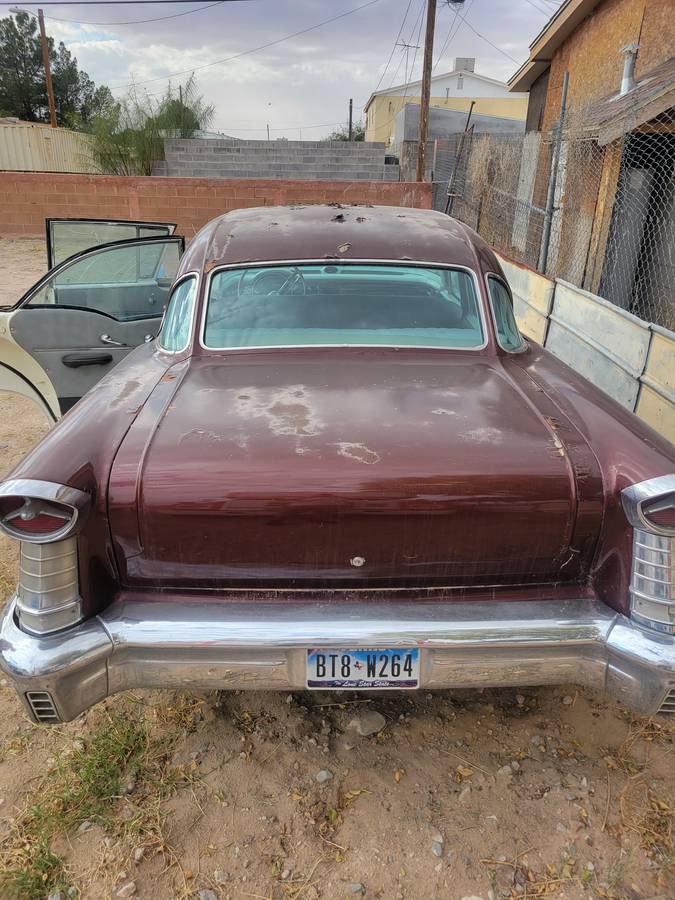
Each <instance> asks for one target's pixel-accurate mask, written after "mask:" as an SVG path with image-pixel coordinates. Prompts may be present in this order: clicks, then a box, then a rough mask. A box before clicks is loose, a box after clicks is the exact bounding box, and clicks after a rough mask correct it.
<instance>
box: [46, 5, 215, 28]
mask: <svg viewBox="0 0 675 900" xmlns="http://www.w3.org/2000/svg"><path fill="white" fill-rule="evenodd" d="M224 2H226V0H217V2H216V3H209V4H208V5H207V6H198V7H197V9H187V10H185V12H179V13H173V15H170V16H157V17H156V18H154V19H131V20H130V21H129V22H81V21H79V19H61V18H59V17H58V16H45V19H49V20H50V21H51V22H70V24H71V25H105V26H108V25H115V26H117V25H145V24H146V23H147V22H163V21H164V20H165V19H179V18H180V17H181V16H191V15H192V14H193V13H198V12H201V11H202V10H203V9H212V8H213V7H214V6H221V5H222V4H223V3H224Z"/></svg>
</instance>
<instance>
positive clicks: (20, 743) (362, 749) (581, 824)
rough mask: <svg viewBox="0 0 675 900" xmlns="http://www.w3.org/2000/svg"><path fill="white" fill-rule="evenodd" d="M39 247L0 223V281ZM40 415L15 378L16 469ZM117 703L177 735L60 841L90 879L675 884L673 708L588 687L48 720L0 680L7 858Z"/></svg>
mask: <svg viewBox="0 0 675 900" xmlns="http://www.w3.org/2000/svg"><path fill="white" fill-rule="evenodd" d="M42 259H43V256H42V254H41V251H40V248H39V247H38V246H36V243H35V242H30V241H25V242H20V241H13V242H8V241H0V276H2V277H0V284H2V285H3V289H4V290H5V291H9V292H10V293H13V294H14V295H15V296H16V295H18V294H19V293H20V292H21V290H22V288H23V287H25V286H27V284H26V282H30V281H31V280H33V279H34V278H35V277H37V276H38V275H39V274H40V272H41V265H42ZM15 266H18V267H19V268H20V277H19V278H17V277H16V276H15V269H14V267H15ZM31 266H32V270H31ZM20 281H22V282H23V283H22V284H20V283H19V282H20ZM45 428H46V424H45V423H44V422H43V421H42V419H41V416H40V414H39V413H37V412H34V411H33V410H32V409H31V408H30V407H29V405H28V404H27V403H24V402H20V401H18V400H17V399H16V398H11V397H8V396H7V395H4V396H2V395H0V477H1V476H2V475H3V474H4V473H5V472H7V471H8V470H9V469H10V468H11V466H12V465H13V463H14V462H15V461H16V460H17V459H18V458H20V457H21V455H22V454H23V453H24V452H25V451H26V450H27V449H28V448H29V447H30V446H31V445H32V444H33V443H34V442H35V441H36V440H37V439H38V438H39V437H40V435H41V434H42V433H44V430H45ZM15 569H16V554H15V551H14V548H13V547H10V545H9V542H7V541H4V540H3V539H2V538H0V577H1V580H0V600H2V599H4V598H5V597H7V596H8V595H9V593H10V590H11V585H12V583H13V580H14V577H15ZM367 710H375V711H378V712H380V713H381V714H382V715H383V716H384V720H385V724H384V727H383V728H382V729H381V730H380V731H379V732H377V733H376V734H374V735H372V736H369V737H362V736H359V734H358V733H357V732H356V731H355V729H354V728H353V727H350V722H351V721H352V720H354V719H355V718H357V717H359V716H363V714H364V713H365V712H366V711H367ZM118 713H121V715H122V716H123V717H128V718H130V719H131V718H135V719H138V720H142V721H143V722H147V723H148V726H149V729H150V733H152V735H154V736H155V737H159V739H162V738H163V737H165V736H167V735H169V736H170V737H171V744H170V746H169V747H168V749H165V751H164V757H163V759H162V763H161V767H158V766H157V765H155V768H153V769H152V770H151V772H153V773H154V775H147V774H146V775H143V773H142V772H139V773H134V772H132V773H129V772H128V771H126V770H125V771H124V772H123V775H124V788H123V790H121V791H120V792H119V793H118V794H117V795H115V797H113V798H112V799H111V800H110V801H109V802H108V813H107V814H106V815H101V816H100V817H96V816H94V817H92V818H91V819H88V820H87V821H86V822H84V824H82V825H80V826H78V827H76V828H75V827H71V828H69V829H68V830H67V831H66V833H64V834H60V835H59V836H58V837H57V838H55V840H54V842H53V846H52V849H54V850H55V852H57V853H58V854H60V855H61V856H62V858H63V860H64V861H65V864H66V866H67V869H66V874H67V878H66V882H67V883H66V882H64V883H63V885H62V886H63V887H64V888H65V887H66V886H67V885H70V886H71V887H72V895H73V896H82V897H85V898H101V897H114V896H122V897H123V896H132V895H134V896H140V897H146V898H160V900H161V898H174V897H176V898H182V897H192V896H194V897H200V900H214V898H227V897H230V898H232V900H234V898H239V897H258V898H282V897H295V898H301V900H310V898H318V897H322V898H341V897H348V896H358V895H359V894H360V893H364V894H365V895H366V896H372V897H381V898H386V900H389V898H391V900H393V898H450V900H454V898H458V900H460V898H464V897H471V898H482V900H490V898H496V897H517V896H523V897H533V896H542V895H546V896H557V897H565V898H583V897H598V896H599V897H614V898H666V897H672V896H674V895H675V894H674V891H675V888H674V886H673V883H672V881H669V880H668V877H669V876H668V875H667V873H666V870H667V867H668V863H669V861H670V862H672V843H671V838H670V828H671V824H672V822H671V813H670V810H669V806H668V804H669V803H671V802H672V799H673V796H674V795H675V792H674V788H675V766H674V762H675V755H674V754H673V735H672V730H670V729H669V723H668V722H667V721H666V720H665V719H662V718H658V719H656V720H654V721H651V722H650V721H646V720H635V719H633V718H631V717H630V716H629V715H628V714H627V713H625V712H624V711H623V710H621V709H620V708H619V707H618V706H616V705H615V704H613V703H610V702H608V701H606V700H605V699H604V698H601V697H598V696H595V695H593V694H591V693H589V692H585V691H577V690H575V689H574V688H561V689H558V688H551V689H548V688H539V689H530V690H522V691H515V690H501V691H500V690H492V691H485V692H481V693H468V692H452V693H445V692H435V693H433V694H432V693H420V694H414V695H410V694H406V695H402V696H399V695H390V696H377V697H373V698H364V697H363V696H350V695H340V696H337V695H331V694H325V695H324V694H304V693H297V694H292V695H286V694H274V693H263V692H261V693H234V694H225V693H223V694H215V693H214V694H209V695H208V696H202V697H192V696H190V695H187V694H185V695H180V694H175V693H172V692H145V693H137V694H135V695H133V696H120V697H115V698H112V699H110V700H108V701H106V702H105V703H104V704H101V705H100V706H99V707H97V708H95V709H94V710H91V711H90V712H89V713H87V714H86V715H85V716H82V717H81V718H80V719H79V720H78V721H76V722H74V723H70V724H68V725H64V726H61V727H59V728H55V729H47V728H43V727H37V726H34V725H32V724H31V723H30V722H29V721H28V719H27V718H26V716H25V715H24V713H23V711H22V707H21V706H20V704H19V702H18V699H17V697H16V696H15V694H14V692H13V689H12V688H11V686H10V685H9V684H8V683H7V681H6V679H3V680H2V682H0V840H2V839H4V842H5V843H4V848H3V849H4V850H5V851H6V852H5V855H4V856H3V859H4V860H5V861H4V865H5V866H6V867H10V866H11V865H13V862H12V860H14V859H15V858H16V853H17V852H19V851H20V847H19V848H18V849H17V846H18V845H17V835H18V836H19V838H20V835H21V832H20V830H18V829H20V828H21V827H24V826H23V825H22V824H21V823H24V822H25V821H26V810H27V809H29V808H30V806H31V805H32V804H36V803H38V802H39V801H40V799H41V798H43V797H44V796H46V795H47V794H48V792H49V790H50V789H51V785H52V784H53V783H56V781H58V778H59V772H60V771H61V767H62V766H63V765H65V764H67V760H68V759H69V758H71V757H72V754H73V753H77V754H81V755H82V758H85V757H86V754H87V753H89V752H93V751H90V748H92V747H93V746H94V744H95V741H96V736H97V735H100V734H101V733H102V732H104V731H105V729H106V728H107V727H109V724H110V722H111V721H113V720H114V719H115V716H116V715H117V714H118ZM79 758H80V757H78V759H79ZM324 770H326V771H327V772H328V773H330V774H329V776H324V777H327V780H326V781H324V782H323V783H320V782H319V781H317V777H316V776H317V775H318V774H319V773H320V772H322V771H324ZM153 779H154V780H153ZM74 821H79V820H77V819H75V820H74ZM0 865H2V863H0ZM0 874H1V872H0ZM209 891H211V892H213V893H208V892H209ZM200 892H201V893H200ZM46 894H47V890H46V889H45V891H44V896H46ZM18 895H19V896H21V895H22V894H21V892H20V891H18ZM24 896H35V894H32V895H29V894H28V893H25V894H24Z"/></svg>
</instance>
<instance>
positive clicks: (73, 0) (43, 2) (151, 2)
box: [0, 0, 252, 8]
mask: <svg viewBox="0 0 675 900" xmlns="http://www.w3.org/2000/svg"><path fill="white" fill-rule="evenodd" d="M200 2H201V0H101V2H99V0H40V7H41V8H42V7H44V6H155V5H156V4H161V5H164V4H166V3H182V4H187V3H200ZM221 2H222V3H251V2H252V0H221ZM31 5H35V6H37V4H31ZM0 6H16V0H0Z"/></svg>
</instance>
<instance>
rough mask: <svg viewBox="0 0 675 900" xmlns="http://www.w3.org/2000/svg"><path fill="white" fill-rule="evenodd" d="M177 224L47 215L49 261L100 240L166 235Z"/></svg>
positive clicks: (73, 253)
mask: <svg viewBox="0 0 675 900" xmlns="http://www.w3.org/2000/svg"><path fill="white" fill-rule="evenodd" d="M175 228H176V226H175V225H166V224H163V223H160V222H124V221H107V220H97V219H47V263H48V267H49V268H50V269H51V268H53V267H54V266H55V265H58V263H61V262H63V261H64V260H65V259H69V258H70V257H71V256H74V255H75V254H76V253H82V252H83V251H84V250H89V249H90V248H92V247H97V246H98V245H99V244H110V243H112V242H113V241H127V240H133V239H134V238H144V237H163V236H168V235H171V234H173V233H174V231H175Z"/></svg>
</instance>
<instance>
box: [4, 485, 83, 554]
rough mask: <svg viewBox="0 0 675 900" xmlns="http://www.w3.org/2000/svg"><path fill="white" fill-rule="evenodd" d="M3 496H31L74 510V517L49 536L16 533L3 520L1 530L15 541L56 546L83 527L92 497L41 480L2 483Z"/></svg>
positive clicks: (76, 490)
mask: <svg viewBox="0 0 675 900" xmlns="http://www.w3.org/2000/svg"><path fill="white" fill-rule="evenodd" d="M0 497H32V498H35V499H37V500H45V501H47V502H53V503H61V504H62V505H63V506H67V507H69V508H70V509H71V510H72V511H73V517H72V519H70V521H69V522H67V523H66V525H65V526H64V527H63V528H61V529H59V530H58V531H52V532H50V533H49V534H47V535H39V534H25V533H23V532H19V531H15V530H14V529H12V528H11V527H10V526H8V525H7V523H6V522H3V520H2V519H1V518H0V529H1V530H2V531H4V532H5V534H6V535H8V536H9V537H11V538H13V539H14V540H18V541H24V542H26V543H29V544H53V543H56V542H57V541H62V540H64V538H67V537H70V536H71V535H72V534H74V533H75V531H76V530H77V529H78V528H79V527H80V525H81V524H82V522H83V521H84V519H85V518H86V516H87V513H88V512H89V508H90V506H91V497H90V496H89V494H85V492H84V491H80V490H78V489H77V488H73V487H69V486H68V485H66V484H56V483H55V482H53V481H40V480H38V479H33V478H10V479H9V480H8V481H3V482H1V483H0Z"/></svg>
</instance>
